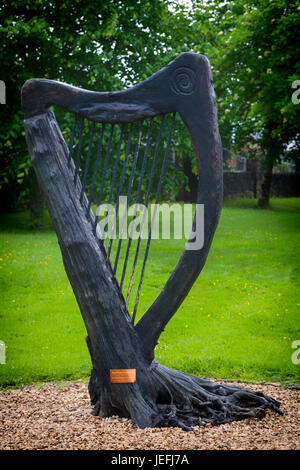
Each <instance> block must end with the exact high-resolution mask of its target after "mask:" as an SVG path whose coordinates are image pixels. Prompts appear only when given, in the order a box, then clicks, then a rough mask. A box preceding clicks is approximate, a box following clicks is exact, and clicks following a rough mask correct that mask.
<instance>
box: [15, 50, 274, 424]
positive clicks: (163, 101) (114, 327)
mask: <svg viewBox="0 0 300 470" xmlns="http://www.w3.org/2000/svg"><path fill="white" fill-rule="evenodd" d="M52 105H54V106H56V107H58V108H62V109H63V110H64V111H68V112H70V113H73V114H74V123H73V127H72V132H71V131H70V134H71V135H70V136H69V137H68V139H69V145H68V146H67V144H66V143H65V140H64V138H63V135H62V133H61V131H60V128H59V126H58V124H57V121H56V119H55V116H54V114H53V112H52V111H51V110H50V106H52ZM22 106H23V110H24V114H25V130H26V140H27V144H28V149H29V152H30V155H31V159H32V164H33V166H34V168H35V171H36V174H37V178H38V180H39V183H40V185H41V187H42V188H43V190H44V193H45V196H46V201H47V206H48V209H49V212H50V216H51V219H52V222H53V226H54V228H55V231H56V234H57V237H58V242H59V245H60V248H61V252H62V258H63V262H64V266H65V270H66V272H67V275H68V277H69V280H70V283H71V285H72V288H73V291H74V294H75V297H76V299H77V302H78V305H79V308H80V311H81V314H82V316H83V319H84V322H85V326H86V329H87V334H88V336H87V345H88V348H89V352H90V356H91V360H92V365H93V368H92V372H91V377H90V382H89V393H90V397H91V403H92V405H93V407H94V408H93V413H94V414H96V415H100V416H102V417H107V416H112V415H119V416H123V417H129V418H131V419H132V420H133V422H134V423H135V424H136V425H138V426H139V427H141V428H145V427H154V426H160V427H162V426H179V427H181V428H183V429H186V430H189V429H191V427H192V426H195V425H199V424H201V423H204V422H211V423H213V424H221V423H229V422H232V421H234V420H240V419H244V418H248V417H262V416H264V415H265V409H266V408H270V409H273V410H275V411H277V412H278V413H281V411H280V410H279V406H280V405H279V403H278V402H276V401H275V400H274V399H272V398H270V397H266V396H264V395H263V394H262V393H254V392H253V391H250V390H246V389H243V388H241V387H237V386H233V385H222V384H217V383H214V382H213V381H210V380H207V379H202V378H199V377H194V376H192V375H189V374H186V373H183V372H179V371H176V370H172V369H170V368H168V367H165V366H163V365H161V364H160V363H158V362H157V361H155V359H154V348H155V346H156V344H157V343H158V338H159V336H160V334H161V333H162V331H163V330H164V328H165V326H166V325H167V323H168V321H169V320H170V319H171V317H172V316H173V315H174V313H175V312H176V310H177V309H178V308H179V306H180V305H181V303H182V302H183V300H184V298H185V297H186V295H187V294H188V292H189V290H190V289H191V287H192V285H193V283H194V282H195V280H196V279H197V277H198V275H199V273H200V271H201V269H202V268H203V266H204V263H205V260H206V257H207V254H208V251H209V248H210V245H211V242H212V239H213V235H214V232H215V229H216V226H217V223H218V219H219V214H220V211H221V204H222V159H221V142H220V137H219V132H218V123H217V112H216V104H215V96H214V90H213V85H212V77H211V71H210V65H209V62H208V60H207V59H206V57H204V56H202V55H199V54H194V53H183V54H181V55H180V56H178V57H177V58H176V59H175V60H174V61H172V62H171V63H170V64H169V65H168V66H167V67H165V68H164V69H162V70H160V71H159V72H157V73H155V74H154V75H152V76H151V77H150V78H148V79H147V80H145V81H143V82H141V83H139V84H138V85H136V86H133V87H132V88H130V89H127V90H123V91H117V92H111V93H109V92H93V91H87V90H84V89H80V88H75V87H73V86H70V85H67V84H64V83H60V82H57V81H52V80H46V79H32V80H29V81H27V82H26V83H25V85H24V86H23V89H22ZM175 116H177V117H176V119H178V118H179V119H180V122H181V124H182V125H183V126H184V127H185V128H186V129H187V131H188V134H189V136H190V139H191V141H192V144H193V148H194V151H195V156H196V160H197V165H198V171H199V175H198V179H199V188H198V196H197V201H195V203H198V204H203V205H204V208H205V224H204V244H203V246H202V247H201V248H200V249H197V250H189V249H185V250H184V251H183V253H182V254H181V256H180V258H179V261H178V263H177V265H176V267H175V269H174V271H173V272H172V273H171V275H170V277H169V279H168V281H167V282H166V284H165V286H164V288H163V289H162V291H161V293H160V294H159V295H158V297H157V298H156V300H155V301H154V302H153V303H152V305H151V306H150V307H149V308H148V310H147V311H146V313H144V315H142V316H141V318H140V319H139V321H138V322H135V316H136V310H137V304H138V299H139V296H140V293H141V286H142V280H143V274H144V272H145V266H146V261H147V258H148V255H149V247H150V241H151V227H150V234H149V236H148V239H147V241H146V242H145V241H142V240H140V239H138V240H137V241H135V244H134V246H132V247H131V248H132V249H133V252H134V253H135V256H134V260H133V267H132V271H131V273H130V276H129V288H128V291H129V294H130V290H132V278H133V277H134V275H133V274H136V271H137V268H136V266H137V264H136V259H137V258H138V257H139V250H138V248H139V247H140V246H141V245H142V244H143V243H144V245H145V243H146V245H145V246H144V258H143V263H142V264H141V269H140V271H141V273H140V276H139V278H138V279H139V281H138V284H137V285H138V287H137V294H136V300H135V302H134V304H133V315H131V313H130V312H129V310H128V295H127V297H126V295H124V279H125V277H126V276H125V274H124V273H125V271H126V269H127V266H128V253H127V250H128V245H130V243H131V241H130V237H129V239H128V240H126V242H127V244H128V245H127V250H126V254H125V255H124V256H123V259H122V262H123V266H121V269H120V259H121V257H120V245H121V243H122V240H123V238H122V236H119V239H115V240H114V239H113V238H111V239H110V240H108V241H107V240H106V241H104V240H103V237H102V238H101V233H100V236H99V228H98V217H99V214H98V213H96V214H94V212H93V205H94V204H97V205H99V204H101V203H102V202H103V199H105V202H107V203H111V202H112V200H113V199H115V200H116V204H117V208H118V200H117V197H116V196H120V195H122V196H124V195H127V196H128V195H129V196H132V194H133V189H132V188H133V181H135V183H137V188H136V189H135V190H134V198H135V202H136V203H138V202H143V204H144V205H145V206H146V207H147V205H148V203H149V201H150V200H152V201H153V197H154V199H155V201H156V202H157V201H158V200H159V194H160V191H161V189H162V187H163V184H164V179H163V178H164V174H165V170H166V165H167V160H168V158H169V154H170V148H171V138H172V131H173V128H174V123H175ZM86 126H90V127H88V131H89V132H90V137H89V141H88V142H87V141H86V143H85V144H83V141H84V132H85V130H86ZM164 126H165V127H164ZM163 128H164V130H163ZM152 134H153V135H152ZM153 140H154V143H153V142H152V141H153ZM162 140H164V141H163V142H162ZM151 145H152V147H151ZM158 149H159V150H158ZM159 152H160V153H159ZM158 155H160V156H158ZM138 162H139V163H138ZM158 163H159V164H158ZM146 165H149V167H148V168H149V170H147V172H145V166H146ZM155 165H157V166H159V167H160V170H159V173H158V175H159V176H156V179H155V176H154V175H156V174H157V171H156V168H155ZM146 173H147V175H148V176H147V178H148V179H147V184H145V183H144V182H143V179H144V178H145V174H146ZM107 180H108V181H109V188H108V189H107V186H105V184H107ZM105 181H106V183H105ZM125 182H126V185H127V186H126V185H125ZM154 183H155V185H156V186H155V191H154V194H155V196H151V195H150V192H151V191H149V188H150V190H151V185H152V190H153V187H154V186H153V185H154ZM125 186H126V188H125ZM105 188H106V193H105ZM143 191H144V193H143ZM131 193H132V194H131ZM142 193H143V196H142ZM151 198H152V199H151ZM116 210H117V209H116ZM133 219H134V218H133ZM100 232H101V231H100ZM105 242H106V245H107V246H105ZM123 242H124V243H125V241H124V240H123ZM113 243H114V246H115V249H112V245H113ZM113 256H114V260H113ZM162 256H163V253H162ZM118 264H119V265H118ZM118 270H119V271H118ZM118 272H119V274H118Z"/></svg>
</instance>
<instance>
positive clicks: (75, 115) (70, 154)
mask: <svg viewBox="0 0 300 470" xmlns="http://www.w3.org/2000/svg"><path fill="white" fill-rule="evenodd" d="M76 123H77V114H74V119H73V126H72V135H71V142H70V147H69V158H68V167H69V168H70V164H71V160H72V155H73V145H74V137H75V132H76Z"/></svg>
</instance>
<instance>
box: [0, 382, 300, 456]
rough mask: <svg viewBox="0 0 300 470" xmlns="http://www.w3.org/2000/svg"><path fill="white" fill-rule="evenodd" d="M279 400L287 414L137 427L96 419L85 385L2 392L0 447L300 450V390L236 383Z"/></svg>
mask: <svg viewBox="0 0 300 470" xmlns="http://www.w3.org/2000/svg"><path fill="white" fill-rule="evenodd" d="M238 385H241V386H245V387H246V388H248V389H252V390H260V391H262V392H263V393H265V394H266V395H270V396H272V397H273V398H275V399H276V400H278V401H280V402H281V409H282V411H283V412H284V416H279V415H278V414H275V413H274V412H271V411H267V415H266V417H265V418H264V419H262V420H258V419H248V420H244V421H239V422H235V423H231V424H225V425H221V426H211V425H205V426H204V427H195V428H193V431H191V432H185V431H182V430H181V429H178V428H154V429H151V428H148V429H139V428H137V427H136V426H133V425H132V423H131V421H130V420H128V419H123V418H118V417H112V418H105V419H104V418H99V417H95V416H92V415H91V414H90V412H91V406H90V400H89V394H88V391H87V384H86V383H81V382H78V383H77V382H76V383H74V382H72V383H68V384H66V385H64V386H61V385H57V384H54V383H50V384H45V385H43V386H42V387H41V388H38V387H36V386H26V387H23V388H22V389H16V390H6V391H3V392H1V393H0V449H2V450H4V449H97V450H104V449H106V450H107V449H110V450H133V449H138V450H150V449H152V450H172V449H176V450H188V449H198V450H201V449H245V450H247V449H251V450H253V449H300V429H299V422H300V407H299V404H300V392H299V390H290V389H283V388H282V387H280V386H279V385H276V384H255V385H252V384H251V385H250V384H240V383H239V384H238Z"/></svg>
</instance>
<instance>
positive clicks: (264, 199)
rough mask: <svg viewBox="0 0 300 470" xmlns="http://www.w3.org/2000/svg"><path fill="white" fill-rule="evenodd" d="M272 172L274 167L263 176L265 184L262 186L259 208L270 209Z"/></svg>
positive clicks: (270, 167) (269, 168)
mask: <svg viewBox="0 0 300 470" xmlns="http://www.w3.org/2000/svg"><path fill="white" fill-rule="evenodd" d="M272 172H273V166H272V165H271V166H269V167H268V168H267V169H266V170H265V172H264V176H263V182H262V184H261V194H260V197H259V199H258V207H261V208H262V209H268V208H269V207H270V194H271V186H272Z"/></svg>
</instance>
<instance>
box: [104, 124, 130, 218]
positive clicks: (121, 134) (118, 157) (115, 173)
mask: <svg viewBox="0 0 300 470" xmlns="http://www.w3.org/2000/svg"><path fill="white" fill-rule="evenodd" d="M124 129H125V124H122V127H121V132H120V138H119V142H118V149H117V155H116V160H115V164H114V169H113V175H112V180H111V185H110V191H109V197H108V202H107V209H106V212H107V214H106V216H105V223H104V227H106V224H107V221H108V217H109V206H110V204H111V202H112V197H113V191H114V188H115V183H116V177H117V170H118V165H119V161H120V154H121V145H122V141H123V134H124Z"/></svg>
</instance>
